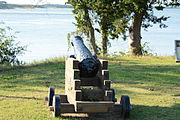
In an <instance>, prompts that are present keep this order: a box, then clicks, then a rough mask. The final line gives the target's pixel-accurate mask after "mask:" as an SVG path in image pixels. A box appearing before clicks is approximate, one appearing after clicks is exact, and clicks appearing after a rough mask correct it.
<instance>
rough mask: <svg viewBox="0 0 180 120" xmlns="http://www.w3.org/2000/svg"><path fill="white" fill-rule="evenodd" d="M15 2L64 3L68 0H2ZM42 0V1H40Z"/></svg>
mask: <svg viewBox="0 0 180 120" xmlns="http://www.w3.org/2000/svg"><path fill="white" fill-rule="evenodd" d="M0 1H6V2H7V3H15V4H49V3H51V4H64V3H65V2H67V1H68V0H0ZM40 1H41V2H40Z"/></svg>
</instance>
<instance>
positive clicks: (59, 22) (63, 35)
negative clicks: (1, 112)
mask: <svg viewBox="0 0 180 120" xmlns="http://www.w3.org/2000/svg"><path fill="white" fill-rule="evenodd" d="M157 14H161V15H166V16H171V18H170V19H169V20H168V21H167V22H166V24H167V25H168V26H169V27H168V28H166V29H160V28H158V26H156V25H155V26H154V27H153V28H150V29H148V32H146V31H143V32H142V37H143V42H150V44H149V46H150V47H151V48H152V50H153V52H155V53H157V54H158V55H174V40H177V39H180V9H166V10H165V11H164V12H158V13H157ZM0 16H1V19H0V20H1V21H4V22H5V23H6V25H8V26H10V27H12V28H13V29H14V30H15V31H19V32H20V33H19V34H18V35H17V40H18V41H20V42H21V43H22V44H24V45H28V51H27V52H26V53H25V55H23V56H21V57H20V59H22V60H24V61H26V62H31V61H33V60H41V59H45V58H51V57H58V56H65V55H68V54H69V52H68V51H67V48H68V44H67V43H68V42H67V33H69V32H72V31H74V30H75V26H74V25H73V23H72V22H75V20H74V17H73V15H72V13H71V9H12V10H0ZM127 50H128V45H127V41H126V42H124V41H123V40H121V39H119V40H114V41H113V42H112V47H111V48H110V49H109V52H113V51H127Z"/></svg>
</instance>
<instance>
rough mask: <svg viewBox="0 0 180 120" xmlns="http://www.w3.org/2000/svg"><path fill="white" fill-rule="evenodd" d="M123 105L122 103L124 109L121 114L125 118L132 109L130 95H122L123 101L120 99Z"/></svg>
mask: <svg viewBox="0 0 180 120" xmlns="http://www.w3.org/2000/svg"><path fill="white" fill-rule="evenodd" d="M120 103H121V105H122V110H121V115H122V117H123V118H127V117H129V115H130V111H131V105H130V99H129V96H125V95H123V96H121V101H120Z"/></svg>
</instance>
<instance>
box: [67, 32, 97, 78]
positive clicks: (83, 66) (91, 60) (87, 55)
mask: <svg viewBox="0 0 180 120" xmlns="http://www.w3.org/2000/svg"><path fill="white" fill-rule="evenodd" d="M71 44H72V46H73V48H74V55H71V56H70V57H73V58H75V59H77V60H78V61H79V65H78V66H79V70H80V76H81V77H94V76H96V74H97V72H98V70H99V66H100V61H99V60H98V59H97V57H96V56H93V55H92V54H91V52H90V51H89V49H88V48H87V47H86V46H85V44H84V42H83V39H82V38H81V37H80V36H74V37H73V38H72V40H71Z"/></svg>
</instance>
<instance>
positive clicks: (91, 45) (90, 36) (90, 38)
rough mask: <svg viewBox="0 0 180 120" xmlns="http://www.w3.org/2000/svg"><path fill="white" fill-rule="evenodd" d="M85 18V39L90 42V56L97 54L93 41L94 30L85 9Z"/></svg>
mask: <svg viewBox="0 0 180 120" xmlns="http://www.w3.org/2000/svg"><path fill="white" fill-rule="evenodd" d="M85 16H86V20H87V27H88V32H87V37H88V39H89V42H90V48H91V50H92V54H93V55H97V54H98V52H97V45H96V41H95V35H94V28H93V26H92V23H91V19H90V17H89V12H88V10H87V9H85Z"/></svg>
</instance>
